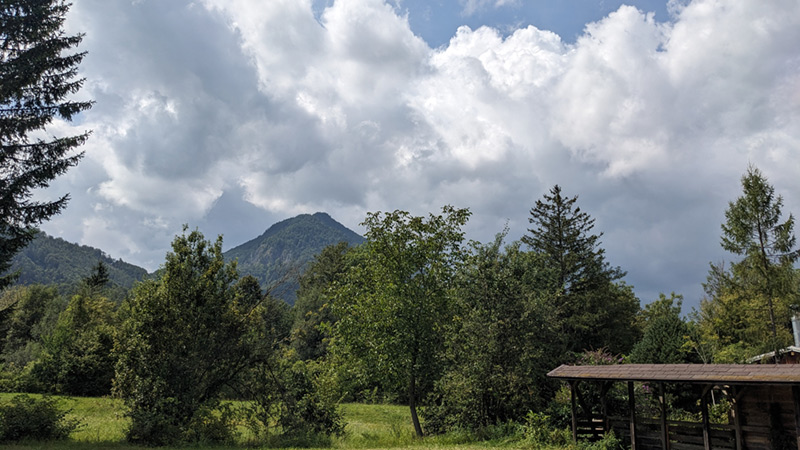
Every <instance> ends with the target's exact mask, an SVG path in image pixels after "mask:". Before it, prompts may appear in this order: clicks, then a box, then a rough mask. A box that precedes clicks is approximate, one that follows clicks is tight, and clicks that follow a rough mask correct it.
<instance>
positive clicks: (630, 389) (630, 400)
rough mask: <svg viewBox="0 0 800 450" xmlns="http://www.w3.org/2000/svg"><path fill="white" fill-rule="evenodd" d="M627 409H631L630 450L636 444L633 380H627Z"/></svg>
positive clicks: (634, 449)
mask: <svg viewBox="0 0 800 450" xmlns="http://www.w3.org/2000/svg"><path fill="white" fill-rule="evenodd" d="M628 409H630V410H631V422H630V427H631V450H637V446H636V399H635V398H634V396H633V381H628Z"/></svg>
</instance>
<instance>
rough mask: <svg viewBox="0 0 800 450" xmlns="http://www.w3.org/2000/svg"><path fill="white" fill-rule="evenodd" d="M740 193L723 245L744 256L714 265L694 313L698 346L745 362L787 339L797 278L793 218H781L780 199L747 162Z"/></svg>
mask: <svg viewBox="0 0 800 450" xmlns="http://www.w3.org/2000/svg"><path fill="white" fill-rule="evenodd" d="M742 190H743V194H742V196H741V197H739V198H737V199H736V200H735V201H732V202H730V203H729V205H728V209H727V210H726V212H725V223H723V224H722V239H721V245H722V247H723V248H724V249H725V250H728V251H730V252H731V253H734V254H736V255H740V256H742V259H741V260H739V261H736V262H732V263H731V264H730V267H729V268H728V269H726V267H725V266H724V265H723V264H712V265H711V270H710V271H709V275H708V281H707V283H706V284H705V285H704V287H705V290H706V294H707V298H706V299H705V300H704V301H703V302H702V303H701V305H700V311H699V312H698V314H697V315H696V316H697V317H696V319H697V321H698V330H697V333H696V335H697V339H696V343H697V345H696V347H697V348H699V347H706V348H710V349H712V351H713V353H714V362H722V361H726V362H727V361H736V362H743V361H744V360H745V359H747V358H748V357H752V356H755V355H757V354H759V353H765V352H769V351H775V350H778V349H780V348H783V347H785V346H786V345H787V344H789V343H791V342H792V340H791V331H790V329H789V322H790V317H791V307H792V306H793V305H797V304H798V292H799V291H800V277H798V273H797V271H796V270H795V269H794V263H795V261H797V258H798V256H800V253H799V252H798V250H797V249H796V248H795V244H796V238H795V236H794V232H793V229H794V217H793V216H792V215H791V214H789V217H788V219H786V220H783V219H782V218H781V216H782V211H781V210H782V207H783V198H782V197H781V196H780V195H776V194H775V190H774V188H773V187H772V186H771V185H770V184H769V183H768V181H767V179H766V177H764V175H763V174H762V173H761V172H760V171H759V170H758V169H757V168H755V167H753V166H750V167H748V169H747V173H745V175H744V176H742Z"/></svg>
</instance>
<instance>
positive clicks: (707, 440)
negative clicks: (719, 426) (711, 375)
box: [700, 385, 713, 450]
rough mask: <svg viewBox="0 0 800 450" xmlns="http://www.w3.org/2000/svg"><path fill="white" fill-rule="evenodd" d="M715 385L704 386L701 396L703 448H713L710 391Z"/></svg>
mask: <svg viewBox="0 0 800 450" xmlns="http://www.w3.org/2000/svg"><path fill="white" fill-rule="evenodd" d="M712 387H713V386H711V385H709V386H704V387H703V393H702V395H701V396H700V413H701V415H702V418H703V448H704V449H705V450H711V426H710V424H709V420H708V391H710V390H711V388H712Z"/></svg>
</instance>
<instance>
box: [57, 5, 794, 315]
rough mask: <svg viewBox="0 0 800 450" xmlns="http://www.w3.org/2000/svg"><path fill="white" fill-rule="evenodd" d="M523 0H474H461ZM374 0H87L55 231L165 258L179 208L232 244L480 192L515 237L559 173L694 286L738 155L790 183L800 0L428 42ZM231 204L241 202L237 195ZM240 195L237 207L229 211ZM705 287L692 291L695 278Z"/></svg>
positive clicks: (630, 243)
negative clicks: (311, 222) (69, 165)
mask: <svg viewBox="0 0 800 450" xmlns="http://www.w3.org/2000/svg"><path fill="white" fill-rule="evenodd" d="M510 3H513V2H508V1H505V2H504V1H491V2H489V1H481V0H469V1H466V2H463V3H462V4H463V6H464V11H465V12H467V11H475V10H476V9H477V8H487V7H499V6H503V5H504V4H510ZM399 11H400V9H398V8H397V7H396V5H394V4H389V3H386V2H384V1H381V0H336V1H335V2H324V5H323V4H322V3H321V2H319V1H314V2H312V1H311V0H273V1H270V2H257V1H253V0H225V1H223V0H202V1H189V0H185V1H174V2H158V1H153V0H150V1H147V0H146V1H141V2H107V1H103V0H85V1H82V2H76V3H75V5H74V6H73V10H72V12H71V15H70V18H69V21H68V26H69V27H70V31H71V32H77V31H81V32H85V33H86V39H85V42H84V45H83V47H82V48H83V49H85V50H88V51H89V56H88V57H87V59H86V60H85V62H84V64H83V65H82V66H81V70H82V72H83V74H84V76H86V79H87V82H86V86H85V89H84V90H83V91H82V93H81V95H82V96H85V97H88V98H93V99H95V100H96V101H97V104H96V106H95V107H94V108H93V109H92V110H91V111H90V112H87V113H86V114H84V115H83V116H82V117H81V118H80V121H79V123H75V124H56V125H54V126H57V127H60V128H58V129H59V130H63V131H65V132H68V131H78V130H80V131H82V130H84V129H87V128H89V129H93V130H94V134H93V136H92V138H91V140H90V142H89V143H88V144H87V146H86V148H85V149H86V151H87V156H86V159H85V160H84V162H83V163H82V164H81V165H80V166H78V167H77V168H76V169H74V170H73V171H72V172H70V174H68V176H66V177H64V178H62V179H60V180H58V181H57V182H56V183H55V184H54V186H53V190H54V191H59V190H67V191H71V192H72V197H73V201H72V203H71V204H70V207H69V208H68V210H67V212H66V213H65V214H64V215H62V216H60V217H59V218H56V219H55V220H54V221H52V222H50V223H48V224H47V225H45V227H44V228H45V230H46V231H48V232H50V233H52V234H56V235H62V236H64V237H65V238H67V239H72V240H78V241H81V242H82V243H85V244H89V245H95V246H98V247H101V248H103V249H104V250H106V251H107V252H109V253H111V254H112V255H113V256H115V257H122V258H124V259H126V260H130V261H131V262H134V263H138V264H144V265H147V266H148V268H150V269H153V268H155V266H157V264H158V263H159V262H160V261H161V260H163V254H164V252H165V251H166V248H167V246H168V244H169V240H170V238H171V236H172V235H173V234H174V233H176V232H178V231H179V230H180V225H181V224H182V223H189V224H190V225H194V224H200V225H202V226H203V227H205V228H207V229H209V230H213V231H214V232H221V233H225V234H226V243H227V244H228V246H230V245H234V244H238V243H241V242H243V241H244V240H246V239H250V238H252V237H255V236H256V235H258V234H259V233H261V232H263V230H264V229H265V228H266V227H267V226H269V225H270V224H271V223H273V222H275V221H277V220H281V219H284V218H286V217H289V216H292V215H295V214H298V213H303V212H314V211H318V210H324V211H328V212H329V213H331V214H332V215H333V216H334V217H335V218H336V219H338V220H340V221H342V222H344V223H345V224H346V225H348V226H350V227H352V228H354V229H357V230H358V223H359V222H360V221H361V220H362V219H363V217H364V215H365V213H366V212H367V211H374V210H392V209H396V208H400V209H407V210H410V211H412V212H414V213H415V214H425V213H427V212H430V211H437V210H438V209H439V207H441V206H442V205H444V204H454V205H456V206H466V207H470V208H472V210H473V212H474V215H473V219H472V222H471V223H470V225H469V227H468V231H469V233H470V237H472V238H475V239H480V240H488V239H490V238H491V237H492V236H493V234H494V233H496V232H498V231H500V230H501V229H502V228H503V226H504V224H505V223H508V224H509V227H510V228H511V234H512V237H513V238H517V237H519V236H521V235H522V234H523V233H524V232H525V229H526V228H527V226H528V224H527V212H528V210H529V208H530V207H531V205H532V204H533V203H534V202H535V200H536V199H538V198H540V197H541V195H542V194H544V193H545V192H546V191H547V189H549V188H550V187H552V185H553V184H556V183H558V184H561V185H562V187H563V188H564V191H565V193H567V194H569V195H580V200H579V203H580V204H581V206H582V208H583V209H584V210H586V211H587V212H589V213H590V214H591V215H592V216H593V217H595V218H596V219H597V231H603V232H604V233H605V235H604V237H603V242H604V246H605V247H606V248H607V254H608V256H609V259H610V260H611V263H612V264H615V265H621V266H622V267H623V269H627V270H628V271H629V280H628V281H629V282H631V283H632V284H634V285H635V286H636V287H637V292H638V293H640V295H641V296H642V297H643V300H645V301H649V300H651V299H653V298H655V296H656V295H657V293H658V292H659V291H665V292H668V291H671V290H675V291H678V292H684V293H687V295H688V296H689V297H690V298H689V302H692V301H695V300H696V297H698V296H699V295H700V293H699V291H700V289H699V285H700V282H701V281H703V280H704V277H705V273H706V269H707V263H708V261H712V260H717V259H719V258H722V257H725V255H724V254H722V253H721V251H720V249H719V245H718V240H719V224H720V223H721V221H722V220H723V215H722V212H723V211H724V209H725V207H726V205H727V202H728V201H729V200H732V199H734V198H735V197H736V196H737V195H739V191H740V188H739V185H738V180H739V177H740V175H741V174H742V173H743V172H744V170H745V168H746V166H747V164H748V163H754V164H756V165H757V166H759V167H760V168H761V169H762V170H763V171H764V172H765V173H766V174H767V176H768V177H769V178H770V181H772V182H773V183H774V184H775V185H776V188H777V190H778V191H779V192H783V193H785V196H786V200H787V202H786V206H787V210H792V211H795V212H797V211H798V210H800V208H799V207H800V201H799V200H797V199H793V198H791V197H790V193H792V192H800V186H798V184H800V180H799V179H798V178H797V176H796V174H797V173H800V159H798V158H797V157H796V152H797V149H798V148H800V126H799V125H800V120H798V119H800V117H798V116H799V115H800V94H798V92H800V75H799V74H800V50H798V47H797V45H796V43H797V42H800V5H798V4H797V3H796V2H793V1H788V0H787V1H777V2H769V3H764V2H757V1H755V0H742V1H738V2H719V1H715V0H694V1H691V2H676V1H673V2H670V11H671V14H672V20H671V21H670V22H659V21H657V20H656V18H655V17H654V16H653V15H652V14H648V13H647V12H644V11H640V10H638V9H636V8H634V7H630V6H622V7H620V8H619V9H618V10H616V11H614V12H613V13H611V14H609V15H608V16H607V17H605V18H603V19H602V20H599V21H597V22H595V23H591V24H588V25H587V26H586V28H585V31H584V33H583V34H582V35H580V36H579V37H578V38H577V40H575V42H574V43H566V42H564V41H562V39H561V38H560V37H559V36H558V35H556V34H554V33H552V32H549V31H547V30H541V29H537V28H536V27H533V26H527V27H524V28H520V29H517V30H515V31H514V32H513V33H510V34H507V35H505V34H502V33H501V32H499V31H498V30H495V29H492V28H487V27H482V28H477V29H471V28H468V27H461V28H459V29H458V31H457V32H456V34H455V35H454V36H453V37H452V39H451V40H450V42H449V43H448V44H447V45H444V46H442V47H439V48H431V47H430V46H428V45H427V44H426V43H425V42H424V41H423V40H422V39H421V38H419V37H418V36H417V35H415V33H414V32H413V31H412V29H411V27H410V25H409V23H408V19H407V17H406V16H404V15H402V14H401V13H400V12H399ZM234 216H236V217H234ZM237 217H244V218H246V220H244V221H239V220H237ZM692 296H694V297H695V298H692Z"/></svg>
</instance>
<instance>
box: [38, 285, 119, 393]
mask: <svg viewBox="0 0 800 450" xmlns="http://www.w3.org/2000/svg"><path fill="white" fill-rule="evenodd" d="M115 326H116V314H115V311H114V305H113V304H112V303H111V302H110V301H109V300H108V299H106V298H105V297H101V296H90V297H85V296H82V295H75V296H73V297H72V299H71V300H70V302H69V305H68V306H67V309H66V310H65V311H64V312H62V313H61V315H60V316H59V318H58V323H57V324H56V326H55V328H54V329H53V331H52V333H50V334H48V335H47V336H45V338H44V345H43V347H44V351H43V354H42V356H41V359H40V360H39V361H37V362H36V363H35V364H34V366H33V369H32V371H31V376H32V377H33V379H35V380H36V382H37V384H38V385H39V386H42V387H43V389H45V390H47V391H49V392H53V393H64V394H70V395H81V396H100V395H109V394H110V393H111V380H112V379H113V378H114V364H115V362H116V361H115V358H114V355H113V354H112V349H113V346H114V330H115Z"/></svg>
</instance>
